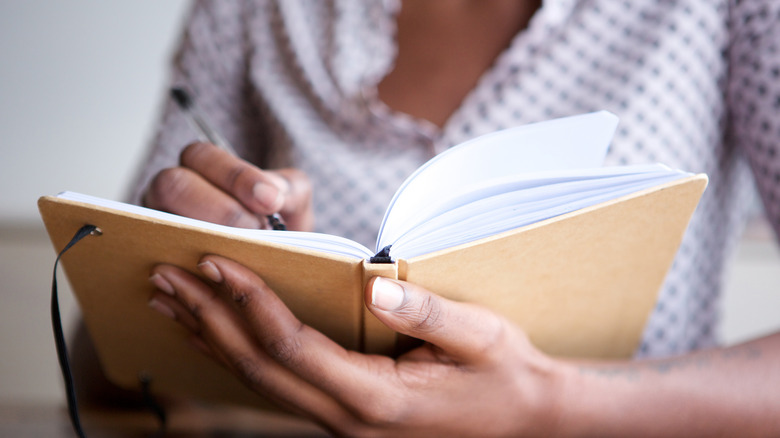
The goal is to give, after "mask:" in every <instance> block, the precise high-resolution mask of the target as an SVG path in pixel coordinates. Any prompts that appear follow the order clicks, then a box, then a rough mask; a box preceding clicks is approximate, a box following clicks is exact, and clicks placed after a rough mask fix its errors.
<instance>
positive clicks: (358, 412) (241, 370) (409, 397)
mask: <svg viewBox="0 0 780 438" xmlns="http://www.w3.org/2000/svg"><path fill="white" fill-rule="evenodd" d="M198 268H199V269H200V271H201V272H202V273H203V274H204V276H205V277H206V278H208V279H210V281H209V282H204V281H202V280H201V279H200V278H199V277H197V276H195V275H193V274H191V273H189V272H187V271H184V270H182V269H180V268H177V267H174V266H170V265H161V266H157V267H155V268H154V270H153V272H152V277H151V278H150V280H151V281H152V282H153V283H154V284H155V286H156V287H157V288H158V289H160V291H159V292H157V293H156V294H155V295H154V296H153V297H152V301H151V302H150V304H151V305H152V307H154V308H156V309H157V310H160V311H161V312H162V313H165V314H167V315H168V316H172V317H174V318H175V319H176V320H177V321H178V322H179V323H181V324H182V325H183V326H184V327H186V328H187V329H189V330H190V331H191V332H192V335H193V336H192V340H193V343H194V344H195V345H196V346H197V347H199V348H200V349H201V350H202V351H203V352H204V353H205V354H207V355H209V356H211V357H212V358H213V359H215V360H217V361H218V362H220V363H221V364H222V365H223V366H225V367H226V368H227V369H228V370H230V371H232V372H233V373H234V374H235V375H236V376H238V377H239V378H240V379H241V380H242V381H243V382H244V383H245V384H246V385H247V386H248V387H250V388H251V389H253V390H254V391H256V392H257V393H259V394H261V395H262V396H264V397H266V398H268V399H270V400H272V401H275V402H276V403H278V404H279V405H281V406H283V407H286V408H288V409H290V410H291V411H293V412H297V413H299V414H302V415H304V416H306V417H309V418H311V419H312V420H314V421H316V422H318V423H319V424H321V425H323V426H324V427H326V428H327V429H328V430H330V431H332V432H334V433H338V434H341V435H378V436H382V435H393V436H399V435H403V436H411V435H419V436H431V435H458V436H469V435H471V436H499V435H501V436H504V435H512V436H536V435H541V436H551V435H554V434H555V430H554V429H555V427H556V425H557V422H558V411H557V406H559V403H558V397H559V395H560V392H561V380H562V376H563V375H565V373H564V372H562V368H563V366H562V365H561V364H559V363H558V362H556V361H554V360H552V359H550V358H549V357H547V356H545V355H543V354H542V353H540V352H539V351H538V350H536V349H535V348H534V347H533V346H532V345H531V344H530V343H529V342H528V340H527V338H526V336H525V334H524V333H523V332H522V331H521V330H520V329H519V328H518V327H517V326H515V325H513V324H512V323H510V322H508V321H507V320H505V319H504V318H502V317H500V316H498V315H496V314H494V313H493V312H491V311H489V310H486V309H484V308H481V307H478V306H475V305H470V304H464V303H458V302H453V301H449V300H446V299H444V298H441V297H439V296H437V295H435V294H433V293H431V292H429V291H427V290H424V289H423V288H420V287H417V286H415V285H413V284H410V283H406V282H402V281H395V280H388V279H384V278H374V279H373V280H372V281H370V282H369V283H368V285H367V287H366V291H365V297H364V298H365V302H366V305H367V306H368V308H369V309H370V311H371V312H372V313H373V314H374V315H376V317H377V318H378V319H379V320H380V321H382V322H383V323H384V324H386V325H387V326H388V327H390V328H391V329H393V330H395V331H397V332H399V333H402V334H405V335H408V336H411V337H414V338H418V339H421V340H423V341H425V344H424V345H422V346H421V347H418V348H416V349H414V350H412V351H409V352H408V353H406V354H404V355H402V356H400V357H399V358H397V359H393V358H390V357H386V356H378V355H365V354H361V353H357V352H354V351H348V350H346V349H344V348H342V347H341V346H339V345H338V344H336V343H335V342H333V341H331V340H330V339H329V338H327V337H326V336H324V335H323V334H322V333H320V332H318V331H316V330H314V329H312V328H311V327H309V326H306V325H304V324H303V323H301V322H300V321H299V320H298V319H297V318H296V317H295V316H294V315H293V314H292V313H291V312H290V310H289V309H288V308H287V307H286V306H285V305H284V303H282V301H281V300H280V299H279V298H278V297H277V296H276V294H274V292H273V291H272V290H271V289H269V288H268V286H266V284H265V283H264V282H263V281H262V280H261V279H260V278H259V277H258V276H257V275H255V274H254V273H253V272H251V271H250V270H249V269H247V268H246V267H244V266H242V265H240V264H238V263H236V262H233V261H231V260H228V259H226V258H223V257H218V256H206V257H204V258H203V259H202V260H201V263H200V264H199V265H198Z"/></svg>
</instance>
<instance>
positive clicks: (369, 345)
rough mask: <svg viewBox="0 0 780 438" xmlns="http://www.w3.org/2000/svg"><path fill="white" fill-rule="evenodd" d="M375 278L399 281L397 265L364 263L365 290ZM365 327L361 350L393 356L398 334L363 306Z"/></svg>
mask: <svg viewBox="0 0 780 438" xmlns="http://www.w3.org/2000/svg"><path fill="white" fill-rule="evenodd" d="M374 277H385V278H391V279H393V280H397V279H398V265H397V264H396V263H371V262H370V261H368V260H364V261H363V290H365V289H366V284H367V283H368V281H369V280H371V279H372V278H374ZM362 325H363V327H362V330H361V333H362V336H361V342H360V349H361V351H363V352H364V353H369V354H384V355H393V354H394V353H395V350H396V342H397V339H396V338H397V336H396V333H395V332H394V331H392V330H390V329H389V328H387V326H386V325H384V324H382V322H380V321H379V320H378V319H377V318H376V317H375V316H374V314H373V313H371V312H370V311H369V310H368V308H367V307H366V306H363V324H362Z"/></svg>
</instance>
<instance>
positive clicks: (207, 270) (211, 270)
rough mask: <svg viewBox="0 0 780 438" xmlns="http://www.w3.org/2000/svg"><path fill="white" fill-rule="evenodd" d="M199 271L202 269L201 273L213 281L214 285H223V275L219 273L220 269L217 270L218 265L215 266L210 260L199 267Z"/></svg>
mask: <svg viewBox="0 0 780 438" xmlns="http://www.w3.org/2000/svg"><path fill="white" fill-rule="evenodd" d="M198 269H200V272H202V273H203V275H205V276H206V277H208V279H209V280H211V281H213V282H214V283H222V280H223V278H222V273H221V272H219V269H217V265H215V264H214V263H213V262H210V261H208V260H206V261H204V262H201V263H200V264H199V265H198Z"/></svg>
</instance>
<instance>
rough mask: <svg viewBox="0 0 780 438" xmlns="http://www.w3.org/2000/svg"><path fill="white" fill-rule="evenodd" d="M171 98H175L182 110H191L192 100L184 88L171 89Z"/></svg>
mask: <svg viewBox="0 0 780 438" xmlns="http://www.w3.org/2000/svg"><path fill="white" fill-rule="evenodd" d="M171 97H173V100H175V101H176V103H177V104H178V105H179V107H180V108H182V109H189V108H190V107H191V106H192V99H191V98H190V95H189V93H187V91H186V90H185V89H184V88H180V87H173V88H171Z"/></svg>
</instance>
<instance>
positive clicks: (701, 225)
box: [132, 0, 780, 357]
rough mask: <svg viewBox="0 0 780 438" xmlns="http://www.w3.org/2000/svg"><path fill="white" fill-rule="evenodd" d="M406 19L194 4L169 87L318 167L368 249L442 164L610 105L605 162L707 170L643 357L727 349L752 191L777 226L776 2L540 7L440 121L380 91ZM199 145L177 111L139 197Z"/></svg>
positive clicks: (333, 9)
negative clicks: (726, 314)
mask: <svg viewBox="0 0 780 438" xmlns="http://www.w3.org/2000/svg"><path fill="white" fill-rule="evenodd" d="M399 10H400V3H399V2H397V1H392V0H321V1H306V0H284V1H281V0H279V1H271V0H268V1H231V2H217V1H206V0H203V1H198V2H197V3H196V4H195V5H194V8H193V10H192V11H191V14H190V16H189V19H188V23H187V26H186V31H185V33H184V35H183V38H182V40H181V43H180V48H179V51H178V53H177V55H176V57H175V62H174V69H173V73H172V78H171V80H172V84H177V85H184V86H186V87H187V88H189V89H190V90H191V91H193V93H194V94H195V95H196V96H197V98H198V101H199V104H200V105H201V107H202V109H203V110H204V112H206V113H207V114H208V116H209V117H210V118H211V119H212V120H213V122H214V124H215V125H216V127H217V129H218V130H220V131H221V132H222V134H223V135H224V136H225V137H226V138H227V139H228V141H230V142H231V143H232V144H233V146H234V147H235V148H236V149H237V150H238V151H239V153H240V154H241V155H242V156H243V157H244V158H246V159H248V160H250V161H252V162H255V163H257V164H259V165H261V166H263V167H266V168H275V167H282V166H295V167H298V168H300V169H302V170H304V171H305V172H306V173H307V174H308V176H309V177H310V179H311V181H312V183H313V187H314V208H315V214H316V229H317V231H320V232H326V233H331V234H338V235H342V236H345V237H348V238H350V239H353V240H356V241H358V242H360V243H362V244H364V245H366V246H368V247H369V248H373V247H374V243H375V242H374V240H375V239H376V233H377V228H378V226H379V224H380V221H381V218H382V216H383V214H384V210H385V208H386V206H387V204H388V203H389V200H390V198H391V197H392V194H393V193H394V192H395V190H396V188H397V187H398V186H399V185H400V183H401V182H402V181H403V180H404V178H406V176H408V175H409V174H410V173H411V172H412V171H413V170H414V169H416V168H417V167H418V166H419V165H421V164H422V163H423V162H425V161H426V160H428V159H429V158H430V157H432V156H433V155H434V154H436V153H438V152H441V151H442V150H445V149H446V148H448V147H450V146H452V145H455V144H458V143H461V142H463V141H465V140H467V139H469V138H472V137H475V136H477V135H480V134H484V133H487V132H491V131H494V130H497V129H502V128H507V127H511V126H516V125H522V124H526V123H530V122H536V121H541V120H546V119H550V118H556V117H561V116H567V115H573V114H579V113H584V112H589V111H594V110H601V109H605V110H608V111H611V112H613V113H615V114H617V115H618V116H619V117H620V120H621V122H620V126H619V128H618V132H617V133H616V136H615V138H614V140H613V143H612V145H611V149H610V152H609V156H608V158H607V161H608V163H607V164H628V163H632V164H633V163H652V162H662V163H664V164H667V165H669V166H671V167H675V168H680V169H684V170H688V171H691V172H705V173H707V174H708V175H709V177H710V185H709V187H708V189H707V191H706V193H705V195H704V197H703V199H702V201H701V203H700V205H699V207H698V209H697V211H696V213H695V215H694V218H693V219H692V222H691V224H690V227H689V229H688V231H687V233H686V235H685V238H684V240H683V243H682V246H681V248H680V250H679V253H678V255H677V257H676V260H675V262H674V264H673V267H672V269H671V271H670V272H669V274H668V276H667V279H666V282H665V285H664V287H663V289H662V291H661V295H660V299H659V301H658V304H657V307H656V309H655V311H654V313H653V314H652V316H651V318H650V320H649V322H648V325H647V328H646V330H645V334H644V338H643V342H642V345H641V347H640V349H639V350H638V351H637V356H638V357H650V356H663V355H670V354H676V353H681V352H685V351H688V350H691V349H696V348H702V347H707V346H710V345H713V344H715V343H716V342H717V339H716V336H715V327H716V324H717V321H718V313H719V300H718V297H719V293H720V289H721V280H722V278H721V277H722V273H723V271H724V269H723V268H724V262H725V261H726V260H727V259H728V254H729V252H730V251H731V250H732V249H733V248H734V246H735V243H736V242H737V239H738V237H739V234H740V232H741V231H742V228H743V225H744V222H745V219H746V216H747V214H746V212H747V211H748V210H749V208H748V207H749V205H750V203H751V199H752V196H754V195H753V194H754V190H753V185H754V181H755V182H757V184H756V185H757V186H758V189H759V190H758V191H759V193H760V195H761V197H762V199H763V202H764V206H765V210H766V212H767V214H768V216H769V218H770V220H771V221H772V223H773V224H774V225H775V229H776V230H778V229H780V157H779V156H778V152H780V1H775V0H763V1H762V0H755V1H753V0H708V1H701V0H581V1H578V0H545V1H544V2H543V5H542V7H541V8H540V9H539V10H538V11H537V12H536V14H535V15H534V16H533V17H532V19H531V21H530V23H529V25H528V27H527V28H526V29H525V30H523V31H522V32H520V33H519V34H517V35H516V36H515V38H514V39H513V40H512V42H511V44H510V45H509V46H508V47H507V48H506V49H505V50H504V51H503V53H501V54H500V55H499V56H498V58H497V59H496V60H495V62H494V63H493V65H492V66H491V67H490V68H489V69H488V70H487V71H486V72H485V73H484V74H483V75H482V77H481V78H480V80H479V82H478V83H477V84H476V86H475V87H474V89H473V90H471V91H470V93H469V94H468V95H467V96H466V98H465V99H464V100H463V101H462V103H461V105H460V108H458V109H457V110H456V111H455V113H454V114H452V116H451V117H450V118H449V120H447V121H446V123H445V124H444V126H443V127H441V128H439V127H437V126H435V125H433V124H431V123H429V122H427V121H425V120H420V119H417V118H414V117H411V116H409V115H407V114H403V113H400V112H397V111H394V110H392V109H390V108H389V107H387V106H386V105H385V104H384V103H383V102H382V101H380V100H379V99H378V97H377V84H378V83H379V81H380V80H381V79H382V78H383V77H384V76H385V75H386V74H387V73H388V72H389V71H390V70H391V69H392V68H393V62H394V59H395V54H396V41H395V31H396V16H397V14H398V11H399ZM467 31H468V29H464V32H467ZM194 139H195V135H194V134H193V131H192V129H191V128H190V127H189V125H187V123H186V121H185V120H184V119H183V118H182V116H181V114H180V113H179V111H177V110H176V108H175V107H174V105H173V104H172V103H171V102H167V104H166V107H165V109H164V114H163V117H162V121H161V123H160V125H159V132H158V134H157V136H156V140H155V144H154V147H153V148H152V149H151V151H150V154H149V156H148V160H147V162H146V164H145V166H144V168H143V169H142V172H141V173H140V175H139V177H138V180H137V183H136V185H135V189H134V193H133V195H132V196H133V198H132V199H133V200H134V201H135V202H138V200H139V199H140V196H141V195H140V194H141V193H142V192H143V190H145V187H146V185H147V184H148V182H149V180H150V178H151V177H152V176H153V175H154V174H156V173H157V172H158V171H159V170H161V169H163V168H165V167H170V166H174V165H176V163H177V161H178V154H179V152H180V150H181V149H182V148H183V147H184V146H185V145H187V144H188V143H189V142H191V141H193V140H194Z"/></svg>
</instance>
